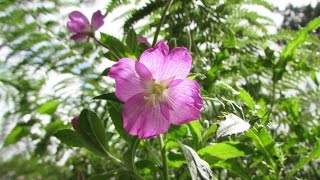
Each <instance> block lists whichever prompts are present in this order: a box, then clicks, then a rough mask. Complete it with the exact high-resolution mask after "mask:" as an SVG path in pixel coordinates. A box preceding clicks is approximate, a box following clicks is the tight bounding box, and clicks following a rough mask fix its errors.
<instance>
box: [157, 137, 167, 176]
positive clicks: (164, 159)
mask: <svg viewBox="0 0 320 180" xmlns="http://www.w3.org/2000/svg"><path fill="white" fill-rule="evenodd" d="M159 139H160V146H161V157H162V172H163V179H164V180H168V179H169V174H168V163H167V155H166V147H165V141H166V135H165V134H164V135H163V136H162V135H160V136H159Z"/></svg>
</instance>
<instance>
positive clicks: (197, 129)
mask: <svg viewBox="0 0 320 180" xmlns="http://www.w3.org/2000/svg"><path fill="white" fill-rule="evenodd" d="M188 125H189V128H190V131H191V134H192V137H193V139H194V140H195V141H196V142H198V143H200V142H201V141H202V135H201V132H202V126H201V124H200V122H199V121H198V120H196V121H191V122H190V123H189V124H188Z"/></svg>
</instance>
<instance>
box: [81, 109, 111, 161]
mask: <svg viewBox="0 0 320 180" xmlns="http://www.w3.org/2000/svg"><path fill="white" fill-rule="evenodd" d="M76 132H77V133H78V134H79V135H80V137H81V138H82V139H83V141H84V146H85V147H86V148H87V149H89V150H91V151H93V152H95V153H98V154H99V155H104V154H105V152H106V147H107V144H106V135H105V129H104V126H103V124H102V121H101V120H100V119H99V118H98V116H97V115H96V114H95V113H94V112H92V111H89V110H87V109H84V110H82V112H81V114H80V116H79V120H78V126H77V129H76Z"/></svg>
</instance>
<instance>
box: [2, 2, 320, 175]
mask: <svg viewBox="0 0 320 180" xmlns="http://www.w3.org/2000/svg"><path fill="white" fill-rule="evenodd" d="M66 2H68V1H62V0H54V1H42V0H41V1H40V0H35V1H33V2H28V1H19V0H2V1H1V2H0V12H1V13H0V42H1V46H0V48H1V49H0V52H1V51H2V52H5V53H4V54H5V56H2V57H0V95H1V96H0V98H1V101H2V102H3V106H4V107H5V108H1V109H2V110H1V113H3V117H2V119H1V120H0V147H2V148H1V149H0V179H17V178H18V177H23V178H25V179H36V178H40V179H83V178H89V179H108V178H110V177H115V178H116V179H129V178H130V179H139V178H140V179H141V177H143V178H145V179H161V178H163V177H164V175H163V172H164V170H165V167H163V164H164V163H165V162H164V159H165V160H166V163H167V164H168V174H169V176H170V177H171V178H172V179H190V178H192V177H196V176H197V177H202V178H204V177H206V176H207V177H210V176H213V177H214V178H216V179H227V178H229V177H233V178H236V177H240V178H241V179H285V178H288V179H290V178H292V177H297V178H302V179H319V178H320V171H319V169H320V164H319V161H318V160H317V159H319V158H320V154H319V152H320V139H319V137H320V123H319V122H320V121H319V120H320V39H319V34H316V33H314V32H315V31H316V30H317V29H318V28H319V27H320V17H317V18H315V19H314V20H312V21H310V22H309V23H308V24H306V25H305V27H302V28H300V29H299V30H296V31H293V30H287V29H280V30H279V31H278V32H277V33H276V34H270V33H269V32H268V28H270V27H274V26H275V25H274V22H273V20H272V19H270V18H269V17H266V16H263V15H261V14H259V13H257V12H255V11H253V10H251V9H250V8H247V7H248V6H254V7H260V8H266V9H268V10H270V11H274V7H272V5H270V4H269V3H267V2H266V1H264V0H224V1H215V0H201V1H200V0H197V1H193V0H174V1H173V3H172V5H171V7H170V8H169V9H168V12H167V16H166V19H165V21H164V24H162V26H161V29H160V32H159V34H160V37H159V38H158V40H159V39H164V40H165V41H166V42H168V43H169V44H170V48H174V47H178V46H185V47H187V48H189V50H190V52H191V54H192V58H193V69H192V74H190V76H189V78H193V79H196V80H197V81H198V82H199V83H200V85H201V90H202V92H201V94H202V96H203V99H204V103H205V106H204V108H203V109H202V118H201V119H200V120H199V121H192V122H191V123H188V124H186V125H182V126H171V128H170V130H169V132H168V133H166V135H164V138H161V139H158V138H154V139H151V140H139V139H137V138H136V137H133V136H130V135H128V134H127V133H126V132H125V131H124V129H123V127H122V114H121V108H122V104H121V103H120V102H119V101H118V99H117V98H116V97H115V96H114V94H113V92H114V86H113V84H112V83H110V81H109V79H108V78H107V77H105V75H106V72H107V71H108V69H107V67H105V64H106V63H105V62H106V61H107V59H109V60H111V61H117V60H118V59H119V58H121V57H132V58H136V59H138V58H139V56H140V54H141V52H142V51H143V50H145V49H146V48H147V47H146V46H145V45H144V44H140V45H138V42H137V35H144V36H146V37H150V38H149V39H152V38H153V37H154V35H155V34H156V30H157V27H158V26H159V24H161V23H160V22H161V17H162V15H163V10H164V8H165V6H167V5H168V4H167V1H165V0H150V1H148V2H147V3H146V4H145V5H143V6H141V8H140V9H130V11H128V12H127V13H124V14H123V13H122V12H120V13H119V15H120V14H121V16H120V17H119V18H120V19H123V20H124V25H123V30H124V34H123V38H122V39H117V38H115V37H113V36H111V35H108V34H104V33H101V35H100V38H99V39H100V41H101V43H103V46H100V45H99V44H98V43H96V42H95V41H94V40H93V39H91V40H90V41H89V42H81V43H79V42H78V43H76V42H73V41H70V39H69V36H70V34H69V33H68V31H67V29H66V27H65V22H66V21H67V17H65V16H62V17H61V15H60V13H59V10H60V8H62V7H65V6H70V5H75V4H77V3H79V2H74V4H73V3H66ZM130 3H131V4H132V2H130V1H127V0H111V1H109V2H108V3H106V4H105V5H104V6H105V7H104V9H101V10H102V11H103V12H107V13H106V14H107V15H108V14H110V13H115V12H117V10H118V8H119V7H120V6H126V5H127V4H130ZM135 3H141V2H140V1H136V2H135ZM101 7H102V5H101ZM57 17H59V18H57ZM59 19H63V21H62V22H60V21H58V20H59ZM141 20H145V23H144V24H143V25H142V26H141V25H139V26H138V25H137V24H138V23H139V22H140V21H141ZM107 27H109V25H107ZM102 32H103V30H102ZM182 108H183V107H182ZM83 109H85V110H83ZM88 109H89V110H88ZM82 110H83V111H82ZM80 112H81V114H80ZM228 113H233V114H236V115H237V116H239V117H241V118H242V119H244V120H245V121H247V122H249V123H250V125H251V128H250V129H249V130H248V131H246V132H244V133H241V134H236V135H231V136H227V137H220V138H217V136H216V132H217V129H218V127H219V122H220V121H221V120H223V117H224V116H225V115H226V114H228ZM77 114H80V122H81V123H80V124H79V125H78V128H77V129H76V130H73V129H72V127H71V123H70V121H71V119H72V117H73V116H74V115H77ZM0 115H2V114H0ZM13 125H14V126H13ZM163 157H166V158H163ZM203 160H204V161H205V162H207V164H208V165H209V166H210V168H211V170H212V172H211V170H210V168H209V167H208V166H207V164H206V163H205V162H204V161H203ZM26 165H27V166H26ZM190 172H191V173H190Z"/></svg>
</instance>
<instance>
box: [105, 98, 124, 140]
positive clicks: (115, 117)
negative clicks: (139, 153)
mask: <svg viewBox="0 0 320 180" xmlns="http://www.w3.org/2000/svg"><path fill="white" fill-rule="evenodd" d="M107 107H108V112H109V114H110V117H111V120H112V122H113V125H114V127H115V128H116V130H117V132H118V133H119V134H120V136H121V137H123V138H125V139H128V137H129V136H128V134H127V133H126V131H125V130H124V128H123V122H122V111H121V109H122V105H121V104H119V103H114V102H110V103H108V105H107Z"/></svg>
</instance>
